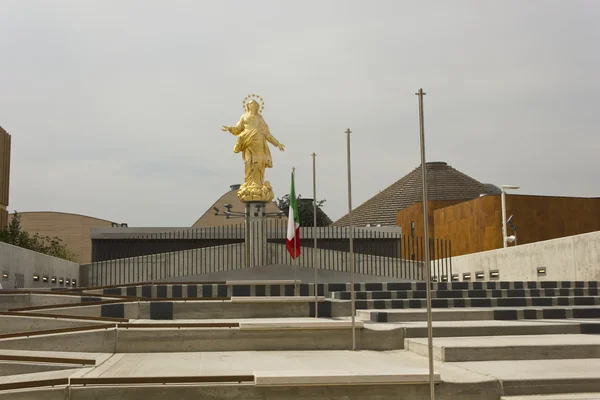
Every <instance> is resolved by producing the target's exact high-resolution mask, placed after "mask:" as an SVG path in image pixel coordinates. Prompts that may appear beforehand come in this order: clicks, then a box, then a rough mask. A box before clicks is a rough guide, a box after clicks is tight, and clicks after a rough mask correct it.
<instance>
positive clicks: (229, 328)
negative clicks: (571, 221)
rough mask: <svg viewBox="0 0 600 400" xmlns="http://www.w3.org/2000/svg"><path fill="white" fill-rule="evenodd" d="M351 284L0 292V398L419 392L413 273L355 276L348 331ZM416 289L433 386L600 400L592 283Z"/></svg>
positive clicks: (421, 354)
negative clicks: (406, 278)
mask: <svg viewBox="0 0 600 400" xmlns="http://www.w3.org/2000/svg"><path fill="white" fill-rule="evenodd" d="M350 289H351V287H350V284H348V283H328V284H320V285H317V290H316V296H315V287H314V285H312V284H310V283H302V282H297V281H215V282H185V283H181V282H171V283H160V284H157V283H139V284H134V285H127V286H114V287H101V288H80V289H74V290H69V291H28V290H19V291H0V399H5V398H6V399H104V398H127V399H144V400H149V399H162V398H166V397H167V396H170V397H172V398H192V397H194V398H210V399H233V398H243V399H298V398H300V399H371V398H372V399H428V398H429V386H428V384H429V374H428V359H427V355H428V343H427V311H426V284H425V283H424V282H387V283H386V282H384V283H377V282H373V283H357V284H355V287H354V290H355V293H354V294H355V298H356V308H357V309H356V324H355V330H354V334H353V333H352V324H351V310H352V309H351V302H350V301H349V299H350V298H351V296H352V293H351V291H350ZM431 294H432V307H433V311H432V315H433V335H434V341H433V357H434V369H435V375H434V379H435V382H436V384H435V385H436V389H435V390H436V398H437V399H457V400H458V399H473V400H474V399H494V400H498V399H505V400H510V399H512V400H536V399H537V400H544V399H547V400H551V399H555V400H559V399H562V400H566V399H580V400H581V399H600V305H599V301H600V296H599V284H598V282H547V281H546V282H498V281H494V282H448V283H444V282H439V283H432V284H431ZM353 347H354V348H355V349H356V351H353V350H352V349H353Z"/></svg>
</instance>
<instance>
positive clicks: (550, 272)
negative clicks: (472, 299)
mask: <svg viewBox="0 0 600 400" xmlns="http://www.w3.org/2000/svg"><path fill="white" fill-rule="evenodd" d="M540 267H544V268H545V269H546V274H545V275H538V273H537V269H538V268H540ZM494 270H497V271H499V274H500V275H499V277H498V278H497V279H499V280H502V281H537V280H542V281H599V280H600V231H598V232H592V233H586V234H582V235H576V236H569V237H565V238H560V239H553V240H547V241H543V242H536V243H531V244H525V245H519V246H514V247H508V248H506V249H498V250H491V251H485V252H481V253H474V254H468V255H464V256H459V257H454V258H452V272H453V273H455V274H456V273H458V274H459V275H460V280H463V273H465V272H470V273H471V280H475V279H476V278H475V274H476V272H480V271H483V272H484V273H485V278H484V279H485V280H490V271H494Z"/></svg>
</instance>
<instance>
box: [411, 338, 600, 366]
mask: <svg viewBox="0 0 600 400" xmlns="http://www.w3.org/2000/svg"><path fill="white" fill-rule="evenodd" d="M404 347H405V349H407V350H409V351H412V352H415V353H417V354H420V355H422V356H427V354H428V351H427V339H426V338H417V339H405V341H404ZM433 354H434V358H435V359H436V360H440V361H444V362H466V361H496V360H550V359H552V360H558V359H584V358H599V359H600V336H597V335H528V336H519V335H513V336H476V337H453V338H435V339H434V340H433Z"/></svg>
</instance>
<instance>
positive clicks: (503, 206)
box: [500, 185, 520, 247]
mask: <svg viewBox="0 0 600 400" xmlns="http://www.w3.org/2000/svg"><path fill="white" fill-rule="evenodd" d="M500 187H501V188H502V195H501V196H502V246H503V247H507V243H506V195H505V193H506V189H514V190H517V189H520V186H515V185H502V186H500Z"/></svg>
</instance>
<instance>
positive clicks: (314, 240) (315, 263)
mask: <svg viewBox="0 0 600 400" xmlns="http://www.w3.org/2000/svg"><path fill="white" fill-rule="evenodd" d="M312 159H313V244H314V248H313V269H314V270H315V280H314V284H313V288H314V291H315V318H319V297H318V296H319V286H318V285H317V162H316V159H317V154H316V153H312Z"/></svg>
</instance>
